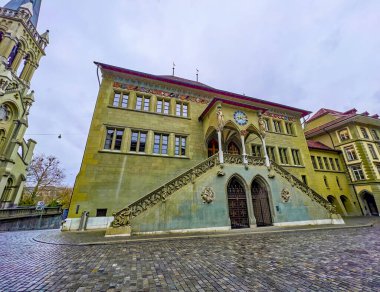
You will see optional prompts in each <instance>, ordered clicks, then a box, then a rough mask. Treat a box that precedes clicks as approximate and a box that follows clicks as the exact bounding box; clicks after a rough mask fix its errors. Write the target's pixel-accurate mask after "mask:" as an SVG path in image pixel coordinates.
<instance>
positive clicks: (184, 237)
mask: <svg viewBox="0 0 380 292" xmlns="http://www.w3.org/2000/svg"><path fill="white" fill-rule="evenodd" d="M374 224H375V222H372V223H368V224H361V225H350V226H330V227H317V228H300V229H288V230H265V231H247V232H239V233H222V234H197V235H188V236H186V235H181V236H178V235H177V236H171V237H155V238H154V237H153V238H136V239H123V240H113V241H94V242H83V243H58V242H49V241H44V240H40V239H37V238H32V239H33V241H35V242H38V243H44V244H50V245H62V246H95V245H116V244H128V243H139V242H154V241H165V240H168V241H170V240H186V239H201V238H219V237H232V236H240V235H252V234H267V233H289V232H298V231H315V230H317V231H319V230H334V229H352V228H368V227H373V226H374Z"/></svg>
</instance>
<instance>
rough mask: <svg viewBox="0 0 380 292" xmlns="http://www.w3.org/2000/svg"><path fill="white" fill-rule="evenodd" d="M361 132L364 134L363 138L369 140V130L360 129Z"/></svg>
mask: <svg viewBox="0 0 380 292" xmlns="http://www.w3.org/2000/svg"><path fill="white" fill-rule="evenodd" d="M360 132H362V135H363V138H364V139H369V136H368V133H367V130H366V129H365V128H363V127H360Z"/></svg>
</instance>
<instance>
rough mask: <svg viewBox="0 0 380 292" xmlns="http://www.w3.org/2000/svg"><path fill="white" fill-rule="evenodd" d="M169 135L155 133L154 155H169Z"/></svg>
mask: <svg viewBox="0 0 380 292" xmlns="http://www.w3.org/2000/svg"><path fill="white" fill-rule="evenodd" d="M168 142H169V135H168V134H159V133H154V145H153V153H154V154H168Z"/></svg>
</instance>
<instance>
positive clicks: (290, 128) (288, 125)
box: [285, 122, 293, 135]
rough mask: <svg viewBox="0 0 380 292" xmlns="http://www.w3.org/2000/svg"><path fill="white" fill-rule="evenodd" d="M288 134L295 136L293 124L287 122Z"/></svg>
mask: <svg viewBox="0 0 380 292" xmlns="http://www.w3.org/2000/svg"><path fill="white" fill-rule="evenodd" d="M285 129H286V133H287V134H289V135H293V123H290V122H285Z"/></svg>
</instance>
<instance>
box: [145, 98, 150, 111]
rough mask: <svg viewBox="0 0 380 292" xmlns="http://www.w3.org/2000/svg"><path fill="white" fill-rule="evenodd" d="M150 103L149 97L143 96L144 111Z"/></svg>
mask: <svg viewBox="0 0 380 292" xmlns="http://www.w3.org/2000/svg"><path fill="white" fill-rule="evenodd" d="M149 104H150V98H149V97H144V111H149V108H150V106H149Z"/></svg>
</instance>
